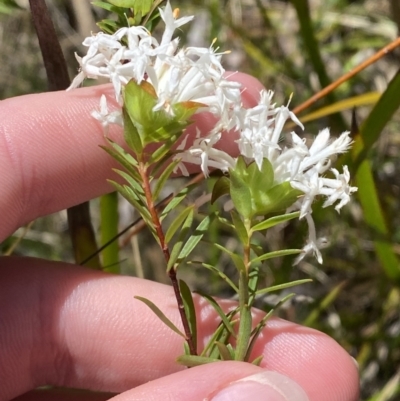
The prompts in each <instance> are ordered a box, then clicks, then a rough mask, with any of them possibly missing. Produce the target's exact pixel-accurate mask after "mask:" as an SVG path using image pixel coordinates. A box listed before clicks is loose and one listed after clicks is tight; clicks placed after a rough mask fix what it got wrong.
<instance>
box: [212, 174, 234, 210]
mask: <svg viewBox="0 0 400 401" xmlns="http://www.w3.org/2000/svg"><path fill="white" fill-rule="evenodd" d="M229 188H230V181H229V178H228V177H225V176H222V177H220V178H219V179H218V180H217V181H216V182H215V184H214V187H213V190H212V195H211V204H214V202H215V201H216V200H217V199H218V198H220V197H221V196H223V195H227V194H229Z"/></svg>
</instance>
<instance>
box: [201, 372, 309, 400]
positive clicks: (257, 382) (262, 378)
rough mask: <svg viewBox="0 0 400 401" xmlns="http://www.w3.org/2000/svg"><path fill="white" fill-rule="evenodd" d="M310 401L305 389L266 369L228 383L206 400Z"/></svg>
mask: <svg viewBox="0 0 400 401" xmlns="http://www.w3.org/2000/svg"><path fill="white" fill-rule="evenodd" d="M208 400H209V401H248V400H251V401H309V399H308V397H307V394H306V393H305V391H304V390H303V389H302V388H301V387H300V386H299V385H298V384H297V383H296V382H295V381H293V380H292V379H289V378H288V377H287V376H284V375H282V374H280V373H278V372H273V371H264V372H260V373H257V374H255V375H252V376H248V377H245V378H243V379H240V380H237V381H235V382H232V383H230V384H228V385H227V386H226V387H224V388H223V389H221V390H219V391H218V393H216V394H213V395H212V396H211V398H206V400H204V401H208Z"/></svg>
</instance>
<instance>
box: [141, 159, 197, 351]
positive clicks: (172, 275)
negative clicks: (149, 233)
mask: <svg viewBox="0 0 400 401" xmlns="http://www.w3.org/2000/svg"><path fill="white" fill-rule="evenodd" d="M138 170H139V173H140V176H141V178H142V188H143V191H144V194H145V197H146V201H147V207H148V209H149V212H150V215H151V218H152V221H153V224H154V228H155V230H156V233H157V236H158V239H159V241H160V247H161V250H162V252H163V254H164V259H165V261H166V263H167V264H168V262H169V259H170V253H169V248H168V244H167V243H166V242H165V235H164V231H163V228H162V225H161V221H160V219H159V216H158V212H157V207H156V204H155V202H154V199H153V194H152V192H151V187H150V180H149V176H148V167H147V166H146V163H145V162H143V161H139V168H138ZM168 276H169V279H170V280H171V284H172V288H173V289H174V294H175V298H176V301H177V303H178V310H179V314H180V317H181V321H182V325H183V329H184V332H185V336H186V342H187V344H188V347H189V351H190V354H191V355H197V350H196V348H195V346H194V342H193V336H192V333H191V331H190V325H189V321H188V318H187V316H186V313H185V307H184V304H183V299H182V296H181V292H180V289H179V283H178V279H177V275H176V270H175V269H174V268H172V269H170V270H169V272H168Z"/></svg>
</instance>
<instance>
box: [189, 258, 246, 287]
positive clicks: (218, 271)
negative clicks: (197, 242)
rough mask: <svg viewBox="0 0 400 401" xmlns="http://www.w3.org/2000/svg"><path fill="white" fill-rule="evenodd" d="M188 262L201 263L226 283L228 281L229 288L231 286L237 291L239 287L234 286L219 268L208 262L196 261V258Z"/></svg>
mask: <svg viewBox="0 0 400 401" xmlns="http://www.w3.org/2000/svg"><path fill="white" fill-rule="evenodd" d="M190 263H193V264H195V263H196V264H200V265H202V266H203V267H205V268H206V269H208V270H211V271H212V272H213V273H216V274H218V275H219V276H220V277H221V278H222V280H224V281H225V282H226V283H228V284H229V285H230V286H231V288H232V289H233V290H234V291H235V292H236V293H239V289H238V288H237V287H236V285H235V284H234V283H233V281H232V280H231V279H230V278H229V277H228V276H227V275H226V274H225V273H224V272H222V271H221V270H219V269H218V268H217V267H215V266H212V265H210V264H208V263H204V262H198V261H196V260H193V261H191V262H189V264H190Z"/></svg>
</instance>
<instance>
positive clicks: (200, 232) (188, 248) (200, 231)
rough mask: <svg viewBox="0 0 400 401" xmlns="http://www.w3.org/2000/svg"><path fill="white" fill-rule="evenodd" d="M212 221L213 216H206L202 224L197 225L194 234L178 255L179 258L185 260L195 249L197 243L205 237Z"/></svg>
mask: <svg viewBox="0 0 400 401" xmlns="http://www.w3.org/2000/svg"><path fill="white" fill-rule="evenodd" d="M211 221H212V217H211V216H206V217H205V218H204V219H203V220H202V221H201V222H200V224H199V225H198V226H197V227H196V229H195V231H194V234H193V235H191V236H190V238H189V239H188V240H187V242H186V244H185V245H184V247H183V249H182V250H181V252H180V254H179V256H178V259H179V260H183V259H185V258H187V257H188V256H189V255H190V253H191V252H192V251H193V249H194V248H195V247H196V245H197V244H198V243H199V242H200V240H201V239H202V238H203V236H204V234H205V233H206V231H207V230H208V227H210V224H211Z"/></svg>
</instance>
